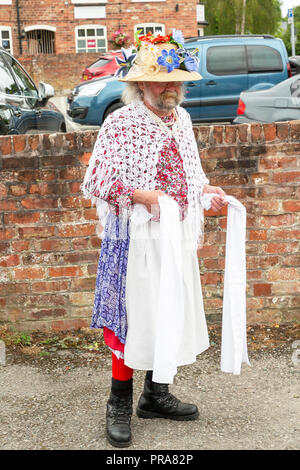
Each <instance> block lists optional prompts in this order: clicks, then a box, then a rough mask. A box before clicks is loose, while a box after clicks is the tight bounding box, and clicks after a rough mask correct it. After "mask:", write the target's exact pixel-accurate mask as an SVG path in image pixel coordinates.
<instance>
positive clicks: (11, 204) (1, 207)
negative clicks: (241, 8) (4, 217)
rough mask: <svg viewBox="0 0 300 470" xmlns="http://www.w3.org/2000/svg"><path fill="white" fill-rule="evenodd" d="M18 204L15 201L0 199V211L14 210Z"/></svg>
mask: <svg viewBox="0 0 300 470" xmlns="http://www.w3.org/2000/svg"><path fill="white" fill-rule="evenodd" d="M17 209H18V204H17V202H16V201H11V200H6V201H0V211H16V210H17Z"/></svg>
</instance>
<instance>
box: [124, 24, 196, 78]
mask: <svg viewBox="0 0 300 470" xmlns="http://www.w3.org/2000/svg"><path fill="white" fill-rule="evenodd" d="M141 32H142V31H141V30H139V31H137V32H136V33H135V41H134V45H132V46H131V48H129V49H124V48H122V54H123V59H119V58H116V61H117V64H118V65H119V69H118V70H117V72H116V73H115V76H116V77H117V78H119V79H124V77H126V76H127V74H128V72H129V71H130V74H129V76H128V77H130V80H132V79H133V77H135V78H139V79H140V77H142V76H143V74H144V75H146V76H147V78H148V79H149V76H151V75H156V76H157V75H158V73H160V72H162V73H165V72H167V73H168V74H169V73H171V72H173V71H174V70H176V69H177V70H179V71H180V70H182V71H185V72H197V71H198V68H199V59H198V57H197V54H196V53H197V52H198V49H195V50H193V51H190V50H188V49H186V48H185V47H184V37H183V34H182V32H181V31H180V30H177V29H173V31H172V34H166V35H162V34H160V33H159V34H153V33H152V32H148V33H147V34H141ZM132 66H134V67H132ZM130 69H132V70H130ZM196 75H197V74H196ZM128 77H126V79H124V81H127V79H128ZM198 77H200V79H201V76H200V75H199V74H198ZM197 79H199V78H196V80H197Z"/></svg>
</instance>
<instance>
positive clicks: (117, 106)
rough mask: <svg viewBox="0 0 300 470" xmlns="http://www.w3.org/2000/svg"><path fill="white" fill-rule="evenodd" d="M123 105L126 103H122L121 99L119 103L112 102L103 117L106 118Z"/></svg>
mask: <svg viewBox="0 0 300 470" xmlns="http://www.w3.org/2000/svg"><path fill="white" fill-rule="evenodd" d="M123 106H124V104H123V103H121V102H120V101H118V102H117V103H114V104H112V105H111V106H109V107H108V108H107V110H106V111H105V113H104V118H103V120H104V119H106V118H107V116H108V115H109V114H110V113H112V112H114V111H116V109H120V108H122V107H123Z"/></svg>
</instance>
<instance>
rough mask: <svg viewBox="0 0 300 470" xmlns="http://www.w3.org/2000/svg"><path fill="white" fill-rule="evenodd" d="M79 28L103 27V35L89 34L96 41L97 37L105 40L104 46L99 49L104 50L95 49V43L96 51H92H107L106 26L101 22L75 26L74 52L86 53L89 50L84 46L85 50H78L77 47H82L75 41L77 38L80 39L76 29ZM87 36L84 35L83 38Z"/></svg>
mask: <svg viewBox="0 0 300 470" xmlns="http://www.w3.org/2000/svg"><path fill="white" fill-rule="evenodd" d="M80 29H85V30H87V29H94V30H97V29H103V31H104V36H96V35H95V36H91V38H95V39H96V41H97V37H98V38H100V37H101V39H104V41H105V47H104V48H103V47H101V49H104V50H97V45H96V51H95V52H94V53H96V54H97V53H101V52H107V28H106V26H105V25H101V24H82V25H77V26H76V27H75V47H76V54H81V53H86V54H88V53H89V51H88V48H87V47H86V48H85V49H86V50H85V51H79V50H78V49H82V48H81V47H78V43H77V40H78V39H80V37H79V36H78V31H79V30H80ZM87 37H88V36H87V35H86V36H84V38H87Z"/></svg>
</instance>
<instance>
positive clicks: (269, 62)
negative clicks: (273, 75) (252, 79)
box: [247, 46, 283, 73]
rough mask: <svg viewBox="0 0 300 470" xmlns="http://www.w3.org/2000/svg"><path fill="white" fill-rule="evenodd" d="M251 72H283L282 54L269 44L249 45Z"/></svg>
mask: <svg viewBox="0 0 300 470" xmlns="http://www.w3.org/2000/svg"><path fill="white" fill-rule="evenodd" d="M247 54H248V67H249V73H257V72H272V71H273V72H282V70H283V64H282V60H281V56H280V54H279V52H278V51H276V49H273V48H272V47H269V46H247Z"/></svg>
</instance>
